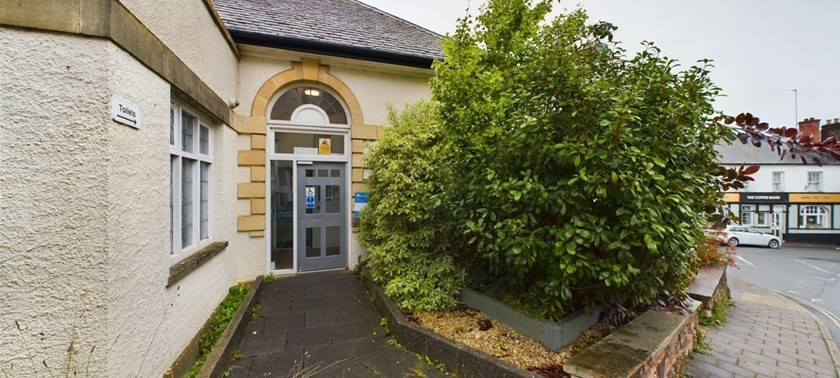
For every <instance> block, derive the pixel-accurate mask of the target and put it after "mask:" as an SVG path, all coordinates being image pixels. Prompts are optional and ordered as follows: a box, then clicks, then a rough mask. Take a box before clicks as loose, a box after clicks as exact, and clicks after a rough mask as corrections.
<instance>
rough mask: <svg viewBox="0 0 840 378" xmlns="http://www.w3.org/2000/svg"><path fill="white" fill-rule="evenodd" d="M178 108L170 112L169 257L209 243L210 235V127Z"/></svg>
mask: <svg viewBox="0 0 840 378" xmlns="http://www.w3.org/2000/svg"><path fill="white" fill-rule="evenodd" d="M196 114H197V113H195V112H192V111H190V110H189V109H187V108H184V107H183V106H181V105H178V104H172V105H171V107H170V110H169V163H170V165H169V175H170V182H169V191H170V197H169V211H170V218H169V231H170V232H169V242H170V245H171V249H170V255H171V256H172V257H175V258H177V257H180V255H181V252H182V251H184V250H188V249H191V248H192V247H196V246H198V245H200V244H201V243H202V241H204V240H209V239H210V237H211V232H212V225H211V224H210V219H211V216H212V203H213V201H212V195H213V194H212V190H211V186H210V183H211V182H212V175H213V155H212V153H211V151H212V147H213V145H212V143H213V140H212V134H211V129H210V126H209V123H207V122H206V121H204V120H203V119H201V118H200V117H199V116H197V115H196Z"/></svg>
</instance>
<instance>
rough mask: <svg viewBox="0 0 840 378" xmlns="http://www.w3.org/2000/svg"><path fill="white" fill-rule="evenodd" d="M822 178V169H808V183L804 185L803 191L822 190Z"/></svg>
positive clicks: (816, 191)
mask: <svg viewBox="0 0 840 378" xmlns="http://www.w3.org/2000/svg"><path fill="white" fill-rule="evenodd" d="M822 178H823V173H822V171H809V172H808V177H807V179H808V185H806V186H805V191H806V192H810V193H820V192H822Z"/></svg>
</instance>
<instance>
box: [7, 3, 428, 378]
mask: <svg viewBox="0 0 840 378" xmlns="http://www.w3.org/2000/svg"><path fill="white" fill-rule="evenodd" d="M439 37H440V36H439V35H437V34H435V33H432V32H430V31H428V30H425V29H423V28H420V27H418V26H416V25H413V24H411V23H409V22H406V21H404V20H401V19H399V18H397V17H394V16H392V15H389V14H386V13H384V12H381V11H379V10H377V9H375V8H371V7H369V6H366V5H364V4H362V3H360V2H357V1H354V0H337V1H326V0H308V1H303V0H284V1H274V0H212V1H211V0H160V1H144V0H43V1H22V2H21V1H0V46H2V48H0V49H2V54H0V84H2V88H3V92H4V95H3V96H2V97H0V271H2V272H3V280H2V282H0V296H2V297H3V301H2V302H0V373H1V374H0V375H11V376H15V377H18V376H43V375H53V374H58V372H60V374H61V375H64V372H70V373H68V374H73V373H74V372H75V373H77V374H86V375H91V376H113V377H119V376H144V377H145V376H161V375H163V374H165V373H167V372H169V371H170V368H171V367H172V366H173V364H175V363H176V361H178V360H179V358H180V357H183V356H184V355H185V354H189V353H193V352H191V351H190V350H191V349H190V348H191V345H193V344H192V342H194V340H195V337H196V335H197V333H198V331H199V329H200V328H201V327H202V325H203V324H204V323H205V321H206V320H207V319H208V318H209V317H210V316H211V314H212V312H213V310H214V309H215V307H216V306H217V305H218V304H219V302H220V301H221V300H222V298H223V297H224V296H225V294H226V293H227V289H228V287H230V286H232V285H234V284H235V283H237V282H242V281H250V280H253V279H254V278H255V277H257V276H259V275H264V274H269V273H274V274H301V272H305V271H314V270H324V269H349V268H353V267H355V265H356V264H357V263H358V262H359V261H360V260H361V259H363V258H364V252H363V251H362V249H361V248H359V246H358V244H357V242H356V238H355V235H354V233H355V231H356V229H355V228H354V227H355V226H354V222H353V212H354V210H357V209H358V208H359V207H361V206H363V205H364V199H365V193H366V187H365V176H366V174H367V171H366V167H365V162H364V156H365V152H366V150H367V149H368V148H369V146H371V145H372V144H373V143H375V141H376V139H377V135H378V133H379V131H380V126H381V125H383V124H384V123H385V122H386V117H387V113H388V106H394V107H396V108H401V107H402V106H403V105H404V104H407V103H412V102H415V101H417V100H420V99H428V98H429V97H430V89H429V86H428V80H429V79H430V78H431V76H432V74H433V72H432V70H431V65H432V62H433V61H434V60H435V59H438V58H440V57H441V54H442V53H441V47H440V45H439V43H438V40H439ZM176 365H177V364H176ZM176 368H179V367H177V366H176ZM176 373H177V372H176Z"/></svg>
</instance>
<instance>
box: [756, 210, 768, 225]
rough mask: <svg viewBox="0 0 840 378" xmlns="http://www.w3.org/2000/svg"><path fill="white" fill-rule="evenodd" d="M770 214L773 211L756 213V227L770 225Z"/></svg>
mask: <svg viewBox="0 0 840 378" xmlns="http://www.w3.org/2000/svg"><path fill="white" fill-rule="evenodd" d="M770 215H771V213H768V212H765V211H759V212H756V213H755V224H754V226H756V227H770Z"/></svg>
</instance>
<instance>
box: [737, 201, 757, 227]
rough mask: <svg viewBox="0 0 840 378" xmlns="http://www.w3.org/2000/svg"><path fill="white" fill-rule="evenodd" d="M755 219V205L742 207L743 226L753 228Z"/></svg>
mask: <svg viewBox="0 0 840 378" xmlns="http://www.w3.org/2000/svg"><path fill="white" fill-rule="evenodd" d="M753 217H755V205H741V217H740V218H741V224H742V225H744V226H751V225H752V224H753Z"/></svg>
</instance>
